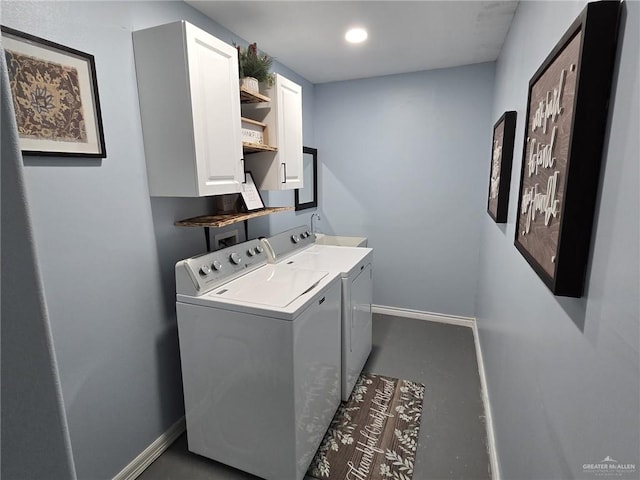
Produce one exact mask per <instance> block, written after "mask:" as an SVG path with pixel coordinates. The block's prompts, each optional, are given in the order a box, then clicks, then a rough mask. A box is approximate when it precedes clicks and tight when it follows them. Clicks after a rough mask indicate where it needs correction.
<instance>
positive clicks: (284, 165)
mask: <svg viewBox="0 0 640 480" xmlns="http://www.w3.org/2000/svg"><path fill="white" fill-rule="evenodd" d="M281 165H282V167H283V168H282V172H283V175H282V183H287V164H286V163H284V162H283V163H281Z"/></svg>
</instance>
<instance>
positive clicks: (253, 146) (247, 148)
mask: <svg viewBox="0 0 640 480" xmlns="http://www.w3.org/2000/svg"><path fill="white" fill-rule="evenodd" d="M242 151H243V152H244V153H256V152H277V151H278V149H277V148H276V147H272V146H271V145H263V144H261V143H249V142H242Z"/></svg>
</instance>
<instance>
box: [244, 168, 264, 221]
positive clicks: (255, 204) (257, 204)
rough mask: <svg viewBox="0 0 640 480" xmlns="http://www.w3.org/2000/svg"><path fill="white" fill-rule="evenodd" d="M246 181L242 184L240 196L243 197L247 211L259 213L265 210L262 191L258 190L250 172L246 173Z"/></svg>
mask: <svg viewBox="0 0 640 480" xmlns="http://www.w3.org/2000/svg"><path fill="white" fill-rule="evenodd" d="M244 179H245V181H244V183H243V184H242V191H241V192H240V196H241V197H242V203H243V205H244V209H245V211H247V212H257V211H258V210H264V208H265V206H264V200H262V195H260V190H258V187H257V185H256V182H255V180H254V179H253V175H252V174H251V172H250V171H246V172H244Z"/></svg>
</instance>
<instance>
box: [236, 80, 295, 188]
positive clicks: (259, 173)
mask: <svg viewBox="0 0 640 480" xmlns="http://www.w3.org/2000/svg"><path fill="white" fill-rule="evenodd" d="M266 95H268V96H269V97H270V98H271V101H270V102H269V103H267V104H249V105H243V115H244V116H246V117H249V118H253V119H254V120H260V121H262V122H264V123H265V124H266V128H267V129H268V132H269V139H270V144H271V145H273V146H275V147H277V149H278V150H277V152H260V153H251V154H246V155H245V161H246V163H247V170H249V171H251V173H252V174H253V177H254V180H255V181H256V184H257V185H258V188H260V189H262V190H290V189H294V188H302V187H303V180H302V179H303V176H302V87H300V85H297V84H296V83H294V82H292V81H291V80H288V79H286V78H285V77H283V76H282V75H279V74H276V81H275V84H274V85H273V87H271V88H270V89H269V90H268V91H267V92H266ZM274 140H275V141H274Z"/></svg>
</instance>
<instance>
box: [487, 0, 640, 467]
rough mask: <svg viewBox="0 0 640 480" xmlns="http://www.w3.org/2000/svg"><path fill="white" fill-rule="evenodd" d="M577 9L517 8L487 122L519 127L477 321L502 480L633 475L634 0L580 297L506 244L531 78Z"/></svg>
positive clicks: (638, 15) (626, 18) (490, 227)
mask: <svg viewBox="0 0 640 480" xmlns="http://www.w3.org/2000/svg"><path fill="white" fill-rule="evenodd" d="M584 4H585V2H582V1H580V2H550V3H549V2H521V3H520V5H519V7H518V10H517V13H516V16H515V19H514V22H513V24H512V26H511V30H510V31H509V35H508V38H507V41H506V44H505V47H504V48H503V51H502V53H501V55H500V58H499V60H498V62H497V69H496V89H495V102H494V105H493V117H494V118H496V119H497V118H498V117H499V116H500V114H501V113H502V112H504V111H505V110H517V112H518V123H517V130H516V142H515V145H516V146H515V155H514V162H513V175H512V179H511V196H510V204H509V221H508V224H507V225H506V227H504V226H499V225H496V224H495V223H494V222H493V221H492V220H491V219H490V218H489V216H488V215H486V214H485V215H483V216H482V225H481V237H482V238H481V240H482V244H483V247H482V251H481V268H480V274H479V276H478V303H477V317H478V326H479V331H480V340H481V345H482V350H483V353H484V362H485V367H486V371H487V378H488V384H489V395H490V400H491V404H492V411H493V419H494V424H495V428H496V435H497V446H498V452H499V455H500V462H501V467H502V478H505V479H528V478H530V479H542V478H595V477H594V476H593V475H589V474H585V473H584V472H583V464H585V463H598V462H600V461H601V460H603V459H604V458H605V457H606V456H611V457H612V458H613V459H615V460H618V461H619V462H621V463H630V464H635V465H636V468H637V469H640V458H639V454H638V452H640V443H639V440H638V435H639V432H640V425H639V420H638V413H639V412H640V405H639V403H640V402H639V392H640V387H639V384H638V380H639V378H640V372H639V365H640V361H639V356H638V343H639V334H640V332H639V327H638V325H639V318H640V314H639V303H640V300H639V291H640V286H639V281H638V276H639V265H640V259H639V253H638V250H639V245H640V235H639V216H638V207H639V206H640V199H639V196H638V191H639V187H640V185H639V180H640V177H639V171H638V151H640V145H639V142H638V132H639V131H640V125H639V121H638V113H639V106H640V98H639V96H638V95H639V94H638V91H639V89H638V72H639V71H640V70H639V65H638V61H639V59H640V54H639V51H638V48H639V45H640V39H639V35H638V33H639V28H640V3H638V2H627V3H626V11H625V14H624V15H623V20H622V30H621V34H622V37H621V43H622V44H621V48H620V59H619V65H618V67H617V75H616V78H615V80H614V83H615V87H614V90H613V97H612V102H611V107H612V108H611V112H610V113H611V116H610V118H611V120H610V127H609V134H608V137H607V143H606V145H605V153H604V157H603V171H602V176H601V186H600V190H599V194H598V195H599V200H598V205H597V210H596V223H595V230H594V238H593V243H592V253H591V258H590V260H589V273H588V277H587V291H586V294H585V296H584V298H582V299H568V298H560V297H554V296H553V295H552V294H551V293H550V292H549V290H548V289H547V288H546V287H545V285H544V284H543V283H542V282H541V281H540V280H539V278H538V277H537V276H536V274H535V273H534V272H533V270H532V269H531V268H530V267H529V265H528V264H527V263H526V262H525V260H524V259H523V258H522V256H521V255H520V254H519V253H518V252H517V251H516V249H515V248H514V246H513V240H514V229H515V218H516V208H517V197H518V193H517V191H518V185H519V183H518V182H519V178H520V171H521V159H522V144H523V143H522V142H523V135H524V125H525V123H524V122H525V119H524V116H525V114H526V99H527V89H528V82H529V79H530V78H531V76H532V75H533V73H534V72H535V71H536V69H537V68H538V67H539V65H540V64H541V63H542V61H543V60H544V58H545V57H546V56H547V54H548V53H549V52H550V51H551V49H552V48H553V46H554V45H555V43H556V42H557V41H558V40H559V39H560V37H561V36H562V34H563V33H564V32H565V30H566V29H567V28H568V27H569V25H570V24H571V23H572V21H573V20H574V19H575V18H576V17H577V15H578V14H579V13H580V11H581V10H582V8H583V7H584ZM488 169H489V165H488V163H487V164H486V169H485V175H484V178H487V179H488V177H489V170H488ZM638 471H639V470H636V472H635V473H633V474H632V475H629V476H626V478H638ZM623 478H625V477H623Z"/></svg>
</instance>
